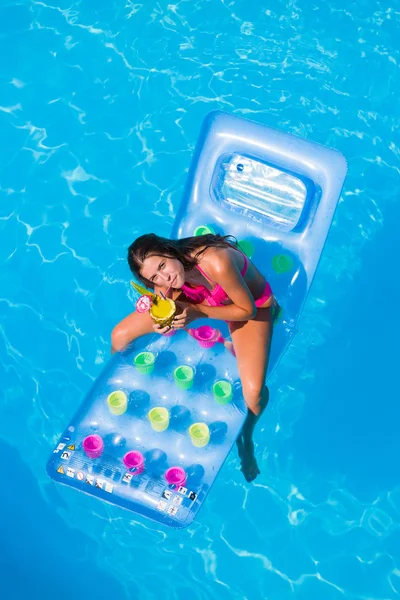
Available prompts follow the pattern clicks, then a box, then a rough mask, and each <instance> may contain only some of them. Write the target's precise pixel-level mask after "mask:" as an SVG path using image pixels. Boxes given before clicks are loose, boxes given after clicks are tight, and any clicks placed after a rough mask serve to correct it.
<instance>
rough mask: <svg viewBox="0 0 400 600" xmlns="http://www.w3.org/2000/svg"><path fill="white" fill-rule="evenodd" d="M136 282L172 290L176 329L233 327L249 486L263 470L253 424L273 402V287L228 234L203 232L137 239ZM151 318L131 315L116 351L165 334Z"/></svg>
mask: <svg viewBox="0 0 400 600" xmlns="http://www.w3.org/2000/svg"><path fill="white" fill-rule="evenodd" d="M128 262H129V266H130V269H131V271H132V273H133V275H134V276H135V277H137V278H138V279H139V280H141V281H142V282H143V283H144V284H145V285H146V286H147V287H148V288H151V289H153V290H154V291H155V292H156V293H160V292H163V293H164V294H165V293H166V292H167V290H168V289H169V288H170V289H171V290H172V294H171V297H172V298H173V300H175V302H176V304H177V306H178V307H179V308H180V311H181V312H179V314H177V315H176V316H175V318H174V321H173V323H172V326H171V327H172V328H175V329H181V328H183V327H187V326H188V325H190V323H191V322H192V321H194V320H195V319H199V318H201V317H203V318H204V317H209V318H211V319H221V320H225V321H227V322H228V325H229V330H230V334H231V337H232V342H233V348H232V350H233V349H234V353H235V355H236V358H237V363H238V369H239V375H240V379H241V382H242V388H243V396H244V399H245V401H246V404H247V407H248V415H247V418H246V421H245V423H244V426H243V429H242V432H241V434H240V436H239V438H238V440H237V446H238V451H239V457H240V459H241V470H242V472H243V474H244V476H245V478H246V480H247V481H253V480H254V479H255V478H256V477H257V475H258V474H259V473H260V471H259V469H258V465H257V461H256V458H255V456H254V444H253V431H254V427H255V425H256V423H257V421H258V419H259V418H260V416H261V414H262V413H263V411H264V409H265V407H266V406H267V404H268V398H269V391H268V388H267V387H266V386H265V377H266V372H267V367H268V359H269V351H270V346H271V337H272V328H273V314H272V313H273V312H274V309H275V308H276V307H277V304H276V302H275V299H274V296H273V294H272V290H271V287H270V285H269V283H268V282H267V281H266V280H265V278H264V277H263V275H262V274H261V273H260V272H259V271H258V269H257V268H256V267H255V265H253V263H252V262H251V261H250V260H249V259H248V258H247V257H246V256H245V255H244V254H243V253H242V252H241V251H240V249H239V248H238V246H237V244H236V243H235V241H234V238H232V237H231V236H220V235H211V234H210V235H203V236H198V237H189V238H184V239H181V240H169V239H167V238H162V237H159V236H157V235H155V234H154V233H150V234H146V235H142V236H141V237H139V238H137V239H136V240H135V241H134V242H133V244H131V246H130V247H129V250H128ZM169 329H170V327H165V328H160V326H158V325H155V324H154V323H153V321H152V320H151V318H150V315H149V314H148V313H142V314H140V313H137V312H134V313H132V314H130V315H129V316H127V317H126V318H125V319H123V321H121V322H120V323H119V324H118V325H117V326H116V327H115V329H114V330H113V332H112V347H113V351H119V350H122V349H123V348H125V346H127V344H129V343H130V342H131V341H132V340H134V339H136V338H138V337H139V336H141V335H145V334H147V333H151V332H152V331H153V330H154V331H156V332H158V333H161V334H162V333H166V332H167V331H168V330H169Z"/></svg>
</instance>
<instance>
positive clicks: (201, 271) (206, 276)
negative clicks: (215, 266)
mask: <svg viewBox="0 0 400 600" xmlns="http://www.w3.org/2000/svg"><path fill="white" fill-rule="evenodd" d="M196 267H197V268H198V270H199V271H200V273H201V274H202V275H203V277H205V278H206V279H207V280H208V281H210V282H211V283H213V280H212V279H210V277H209V276H208V275H206V273H204V271H203V269H202V268H201V267H200V265H196Z"/></svg>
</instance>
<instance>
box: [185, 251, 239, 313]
mask: <svg viewBox="0 0 400 600" xmlns="http://www.w3.org/2000/svg"><path fill="white" fill-rule="evenodd" d="M238 252H240V250H238ZM240 253H241V254H242V256H243V258H244V265H243V269H242V270H241V271H240V273H241V275H242V277H244V276H245V275H246V271H247V267H248V264H249V261H248V260H247V256H246V255H245V254H243V252H240ZM196 266H197V268H198V270H199V271H200V273H201V274H202V275H203V276H204V277H205V278H206V279H208V281H210V282H212V280H211V279H210V278H209V277H208V276H207V275H206V274H205V273H204V271H203V269H201V268H200V267H199V265H196ZM182 291H183V293H184V294H185V296H187V297H188V298H190V299H191V300H193V302H197V303H200V302H203V301H204V300H207V302H208V304H209V306H225V304H224V302H225V301H226V300H229V296H228V294H227V293H226V292H225V290H224V289H223V288H222V287H221V286H220V285H219V284H218V283H217V284H216V285H215V286H214V287H213V289H212V290H209V289H208V288H206V286H205V285H198V286H196V287H195V288H192V287H189V286H188V285H185V284H184V285H183V286H182Z"/></svg>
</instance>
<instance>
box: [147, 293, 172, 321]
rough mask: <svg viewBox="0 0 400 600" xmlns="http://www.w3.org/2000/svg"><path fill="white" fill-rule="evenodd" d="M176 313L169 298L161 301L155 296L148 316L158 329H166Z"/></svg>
mask: <svg viewBox="0 0 400 600" xmlns="http://www.w3.org/2000/svg"><path fill="white" fill-rule="evenodd" d="M175 313H176V304H175V302H174V301H173V300H171V298H166V299H165V300H163V299H162V298H160V297H159V296H157V300H155V301H153V304H152V305H151V308H150V316H151V318H152V319H153V321H154V323H156V324H157V325H159V326H160V327H168V326H170V325H171V323H172V321H173V320H174V317H175Z"/></svg>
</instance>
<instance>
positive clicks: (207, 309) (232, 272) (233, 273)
mask: <svg viewBox="0 0 400 600" xmlns="http://www.w3.org/2000/svg"><path fill="white" fill-rule="evenodd" d="M208 259H209V260H208V261H207V273H208V274H209V275H210V277H211V279H212V280H213V281H215V282H216V283H218V284H219V285H220V286H221V287H222V288H223V289H224V290H225V292H226V293H227V295H228V296H229V298H230V300H231V301H232V304H228V305H226V306H208V305H205V304H196V305H195V306H193V307H190V308H189V307H188V308H187V310H186V309H185V310H184V311H183V313H181V314H180V315H177V316H176V317H175V319H174V325H176V326H178V327H179V325H181V324H182V323H181V322H182V321H185V312H186V313H190V312H192V311H191V310H190V309H193V311H195V312H197V313H200V314H198V315H197V316H195V318H197V319H199V318H201V317H209V318H210V319H221V320H223V321H249V320H250V319H254V317H255V316H256V313H257V308H256V305H255V303H254V298H253V296H252V295H251V292H250V290H249V288H248V287H247V285H246V282H245V281H244V279H243V277H242V275H241V273H240V271H239V269H238V267H237V265H236V262H235V261H234V260H233V259H232V256H231V254H230V252H228V251H227V250H219V251H218V252H215V253H214V252H213V253H212V254H210V255H209V257H208ZM178 305H179V302H178ZM193 315H194V312H193ZM190 320H194V319H190Z"/></svg>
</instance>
